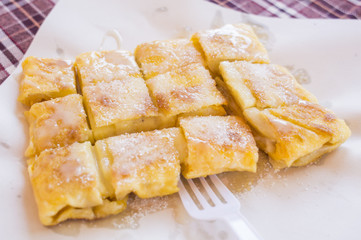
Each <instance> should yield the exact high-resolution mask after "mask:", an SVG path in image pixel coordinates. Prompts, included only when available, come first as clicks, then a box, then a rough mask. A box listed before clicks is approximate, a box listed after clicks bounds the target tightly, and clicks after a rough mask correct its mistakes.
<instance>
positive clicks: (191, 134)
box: [179, 116, 258, 178]
mask: <svg viewBox="0 0 361 240" xmlns="http://www.w3.org/2000/svg"><path fill="white" fill-rule="evenodd" d="M179 124H180V126H181V128H182V130H183V132H184V135H185V138H186V141H187V148H188V156H187V157H186V158H185V160H184V161H183V162H182V174H183V176H184V177H185V178H196V177H205V176H207V175H213V174H217V173H221V172H226V171H250V172H256V168H257V161H258V148H257V147H256V143H255V141H254V138H253V136H252V133H251V130H250V128H249V127H248V125H247V124H246V123H245V121H244V120H243V119H242V118H241V117H238V116H202V117H188V118H182V119H180V121H179Z"/></svg>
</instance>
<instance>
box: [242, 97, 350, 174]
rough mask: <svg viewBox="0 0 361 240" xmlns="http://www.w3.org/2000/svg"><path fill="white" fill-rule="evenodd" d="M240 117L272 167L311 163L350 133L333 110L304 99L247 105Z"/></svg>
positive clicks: (333, 147) (344, 139)
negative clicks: (263, 106)
mask: <svg viewBox="0 0 361 240" xmlns="http://www.w3.org/2000/svg"><path fill="white" fill-rule="evenodd" d="M244 116H245V118H246V119H247V121H248V123H249V124H250V126H251V127H252V128H253V129H254V135H255V139H256V142H257V144H258V146H259V147H260V148H261V149H262V150H263V151H265V152H266V153H268V154H269V156H270V157H271V163H272V165H273V166H274V167H275V168H285V167H290V166H305V165H307V164H309V163H311V162H314V161H316V160H317V159H319V158H320V157H321V156H322V155H324V154H325V153H328V152H331V151H332V150H334V149H335V148H337V147H338V146H339V145H340V144H341V143H343V142H344V141H346V139H347V138H348V137H349V136H350V134H351V132H350V129H349V128H348V127H347V125H346V124H345V122H344V121H343V120H341V119H338V118H337V117H336V116H335V114H334V113H332V112H331V111H329V110H327V109H325V108H323V107H321V106H320V105H318V104H314V103H310V102H306V101H301V102H300V103H298V104H294V105H292V106H284V107H280V108H269V109H265V110H258V109H257V108H249V109H246V110H245V111H244Z"/></svg>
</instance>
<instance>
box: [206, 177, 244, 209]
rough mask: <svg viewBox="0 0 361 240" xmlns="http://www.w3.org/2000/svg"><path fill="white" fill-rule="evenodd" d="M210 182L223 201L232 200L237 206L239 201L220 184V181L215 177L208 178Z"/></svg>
mask: <svg viewBox="0 0 361 240" xmlns="http://www.w3.org/2000/svg"><path fill="white" fill-rule="evenodd" d="M209 178H210V179H211V181H212V182H213V184H214V186H215V187H216V188H217V190H218V192H219V193H220V194H221V195H222V196H223V198H224V200H226V202H228V201H227V199H232V200H233V201H234V202H236V203H238V204H239V201H238V200H237V198H236V197H235V196H234V195H233V193H232V192H231V191H229V190H228V188H227V187H226V186H225V185H224V184H223V183H222V181H221V180H219V178H218V177H217V176H216V175H211V176H209Z"/></svg>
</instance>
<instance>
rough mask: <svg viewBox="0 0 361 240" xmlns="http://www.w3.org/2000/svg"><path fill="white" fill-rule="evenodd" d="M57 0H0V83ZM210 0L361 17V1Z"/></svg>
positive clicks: (242, 7) (244, 7) (276, 12)
mask: <svg viewBox="0 0 361 240" xmlns="http://www.w3.org/2000/svg"><path fill="white" fill-rule="evenodd" d="M57 1H58V0H1V1H0V84H1V83H2V82H3V81H5V79H6V78H7V77H8V76H9V75H10V74H11V73H12V71H13V70H14V69H15V68H16V66H17V65H18V63H19V61H20V60H21V58H22V57H23V55H24V53H25V52H26V50H27V49H28V47H29V45H30V43H31V41H32V40H33V38H34V36H35V34H36V32H37V31H38V29H39V27H40V25H41V24H42V22H43V21H44V19H45V17H46V16H47V15H48V13H49V12H50V11H51V9H52V8H53V7H54V5H55V3H56V2H57ZM208 1H209V2H213V3H216V4H218V5H220V6H224V7H228V8H232V9H235V10H238V11H242V12H245V13H251V14H256V15H261V16H268V17H282V18H347V19H361V0H299V1H295V0H279V1H275V0H252V1H245V0H208Z"/></svg>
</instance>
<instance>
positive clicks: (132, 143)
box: [19, 24, 350, 225]
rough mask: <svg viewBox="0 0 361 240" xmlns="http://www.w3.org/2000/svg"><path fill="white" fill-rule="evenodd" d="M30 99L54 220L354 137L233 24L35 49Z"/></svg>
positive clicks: (40, 185) (41, 190) (315, 151)
mask: <svg viewBox="0 0 361 240" xmlns="http://www.w3.org/2000/svg"><path fill="white" fill-rule="evenodd" d="M22 67H23V78H22V80H21V84H20V95H19V101H20V102H22V103H23V104H25V105H27V106H29V107H30V109H29V110H28V111H26V112H25V115H26V118H27V120H28V122H29V132H30V134H29V136H30V141H29V146H28V148H27V150H26V153H25V155H26V156H27V157H28V172H29V175H30V180H31V184H32V187H33V192H34V195H35V199H36V202H37V205H38V210H39V217H40V220H41V222H42V223H43V224H44V225H55V224H57V223H60V222H62V221H65V220H67V219H95V218H101V217H105V216H108V215H111V214H117V213H119V212H121V211H123V210H124V209H125V208H126V204H127V196H128V194H130V193H134V194H136V195H137V196H138V197H140V198H151V197H156V196H163V195H168V194H172V193H175V192H177V191H178V187H177V183H178V181H179V179H180V174H182V175H183V176H184V177H185V178H197V177H204V176H207V175H212V174H218V173H221V172H225V171H250V172H256V169H257V161H258V148H259V149H261V150H262V151H264V152H266V153H267V154H268V155H269V158H270V161H271V163H272V165H273V166H274V168H277V169H280V168H287V167H292V166H305V165H307V164H309V163H311V162H314V161H315V160H317V159H318V158H319V157H320V156H322V155H324V154H325V153H328V152H330V151H332V150H334V149H335V148H337V147H338V146H339V145H340V144H341V143H343V142H344V141H345V140H346V139H347V138H348V137H349V136H350V130H349V128H348V127H347V125H346V124H345V122H344V121H343V120H341V119H339V118H337V117H336V116H335V114H334V113H333V112H331V111H330V110H327V109H326V108H324V107H322V106H320V105H319V104H318V102H317V99H316V97H315V96H314V95H312V94H311V93H310V92H308V91H307V90H306V89H304V88H303V87H302V86H301V85H300V84H298V83H297V81H296V80H295V78H294V77H293V76H292V75H291V74H290V73H289V72H288V71H287V70H286V69H285V68H284V67H282V66H279V65H275V64H270V61H269V57H268V54H267V51H266V49H265V48H264V46H263V45H262V44H261V43H260V41H259V39H258V38H257V36H256V34H255V33H254V31H253V30H252V28H251V27H250V26H248V25H245V24H234V25H231V24H229V25H225V26H223V27H221V28H219V29H212V30H205V31H200V32H197V33H195V34H194V35H193V36H192V37H191V39H175V40H162V41H153V42H147V43H143V44H140V45H138V46H137V48H136V49H135V52H134V54H133V53H131V52H129V51H125V50H116V51H94V52H88V53H83V54H81V55H79V56H78V57H76V59H75V61H74V62H72V61H64V60H59V59H44V58H36V57H28V58H27V59H26V60H25V61H24V62H23V63H22Z"/></svg>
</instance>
